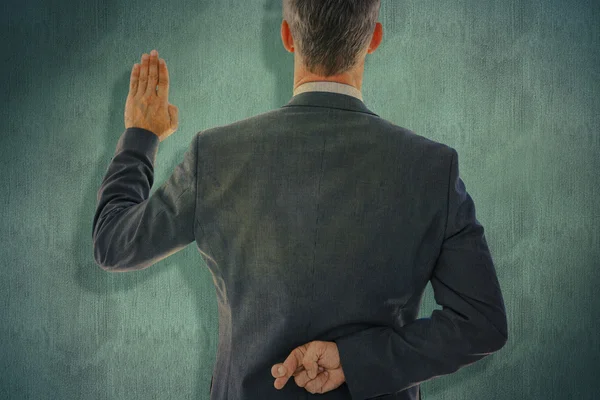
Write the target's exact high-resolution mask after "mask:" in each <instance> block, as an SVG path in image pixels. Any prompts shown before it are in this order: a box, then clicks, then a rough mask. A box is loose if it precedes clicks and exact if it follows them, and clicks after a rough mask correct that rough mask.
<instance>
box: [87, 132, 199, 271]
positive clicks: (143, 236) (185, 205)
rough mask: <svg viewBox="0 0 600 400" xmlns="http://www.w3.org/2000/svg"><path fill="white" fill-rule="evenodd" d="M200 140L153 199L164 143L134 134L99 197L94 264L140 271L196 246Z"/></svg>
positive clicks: (126, 137)
mask: <svg viewBox="0 0 600 400" xmlns="http://www.w3.org/2000/svg"><path fill="white" fill-rule="evenodd" d="M198 137H199V135H198V134H197V135H196V136H195V137H194V140H193V141H192V143H191V144H190V146H189V148H188V150H187V151H186V153H185V155H184V160H183V161H182V162H181V163H180V164H179V165H178V166H177V167H176V168H175V171H174V172H173V174H172V175H171V177H170V178H169V179H168V180H167V181H166V182H165V183H164V184H163V185H162V186H161V187H159V188H158V189H157V190H156V191H155V193H154V194H153V195H152V196H151V197H150V198H148V195H149V193H150V189H151V188H152V184H153V180H154V162H155V159H156V153H157V150H158V142H159V139H158V137H157V136H156V135H155V134H154V133H152V132H150V131H147V130H146V129H142V128H128V129H126V130H125V133H124V134H123V135H122V136H121V138H120V139H119V142H118V144H117V150H116V152H115V156H114V157H113V159H112V161H111V164H110V165H109V167H108V170H107V172H106V175H105V177H104V180H103V182H102V186H101V187H100V190H99V191H98V206H97V208H96V213H95V215H94V223H93V233H92V237H93V241H94V259H95V261H96V263H97V264H98V265H99V266H100V267H101V268H102V269H104V270H107V271H113V272H125V271H135V270H140V269H144V268H147V267H149V266H151V265H152V264H155V263H157V262H159V261H160V260H162V259H164V258H166V257H168V256H169V255H171V254H173V253H176V252H178V251H179V250H181V249H183V248H184V247H185V246H187V245H188V244H189V243H191V242H192V241H194V221H195V209H196V166H197V156H198Z"/></svg>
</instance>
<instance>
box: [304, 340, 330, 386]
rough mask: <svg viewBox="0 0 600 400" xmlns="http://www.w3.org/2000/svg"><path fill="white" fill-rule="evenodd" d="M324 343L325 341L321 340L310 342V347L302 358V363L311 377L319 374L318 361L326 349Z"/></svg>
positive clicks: (313, 377)
mask: <svg viewBox="0 0 600 400" xmlns="http://www.w3.org/2000/svg"><path fill="white" fill-rule="evenodd" d="M324 345H325V343H324V342H322V341H319V340H314V341H312V342H310V343H309V344H308V349H307V351H306V354H304V358H303V359H302V365H303V366H304V369H305V370H306V374H307V375H308V377H309V378H310V379H315V378H316V377H317V375H318V374H319V364H318V361H319V358H321V355H322V354H323V352H324V350H325V346H324Z"/></svg>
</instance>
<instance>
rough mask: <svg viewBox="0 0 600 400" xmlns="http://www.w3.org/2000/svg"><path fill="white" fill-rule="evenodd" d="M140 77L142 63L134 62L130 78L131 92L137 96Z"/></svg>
mask: <svg viewBox="0 0 600 400" xmlns="http://www.w3.org/2000/svg"><path fill="white" fill-rule="evenodd" d="M139 79H140V64H137V63H136V64H133V68H131V77H130V79H129V94H130V95H132V96H135V94H136V92H137V87H138V80H139Z"/></svg>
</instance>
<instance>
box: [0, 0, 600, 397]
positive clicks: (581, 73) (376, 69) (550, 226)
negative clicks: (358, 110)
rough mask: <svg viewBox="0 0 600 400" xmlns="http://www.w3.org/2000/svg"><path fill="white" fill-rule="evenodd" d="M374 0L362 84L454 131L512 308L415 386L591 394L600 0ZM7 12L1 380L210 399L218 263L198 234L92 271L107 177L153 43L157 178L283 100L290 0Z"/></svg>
mask: <svg viewBox="0 0 600 400" xmlns="http://www.w3.org/2000/svg"><path fill="white" fill-rule="evenodd" d="M382 3H383V4H382V9H381V15H380V21H381V22H382V23H383V27H384V39H383V42H382V45H381V47H380V48H379V49H378V50H377V51H376V52H375V53H374V54H372V55H369V56H368V58H367V64H366V71H365V80H364V87H363V95H364V98H365V103H366V104H367V106H368V107H369V108H370V109H371V110H373V111H375V112H376V113H378V114H379V115H380V116H381V117H383V118H385V119H388V120H390V121H392V122H393V123H395V124H397V125H400V126H403V127H406V128H408V129H411V130H413V131H414V132H416V133H418V134H420V135H423V136H425V137H428V138H431V139H433V140H436V141H441V142H443V143H446V144H448V145H450V146H452V147H454V148H456V149H457V150H458V152H459V154H460V157H461V176H462V178H463V180H464V181H465V183H466V185H467V189H468V190H469V192H470V194H471V195H472V197H473V199H474V200H475V204H476V206H477V215H478V219H479V220H480V222H481V223H482V224H483V225H484V227H485V228H486V238H487V240H488V243H489V245H490V249H491V251H492V256H493V258H494V261H495V263H496V268H497V271H498V277H499V280H500V284H501V287H502V291H503V294H504V296H505V302H506V308H507V313H508V320H509V341H508V343H507V345H506V346H505V347H504V348H503V349H502V350H501V351H499V352H498V353H496V354H494V355H493V356H491V357H487V358H486V359H484V360H482V361H480V362H478V363H476V364H473V365H471V366H468V367H466V368H463V369H461V370H459V371H458V372H456V373H455V374H452V375H447V376H442V377H438V378H436V379H433V380H430V381H427V382H425V383H423V384H422V389H423V395H424V396H423V397H424V399H427V400H433V399H436V400H446V399H486V400H492V399H507V400H508V399H511V400H513V399H544V400H555V399H556V400H558V399H560V400H563V399H595V398H598V397H596V396H597V395H596V393H598V392H599V391H600V383H599V382H598V379H597V377H598V374H600V372H599V371H600V334H599V333H598V331H599V329H600V323H599V320H600V318H599V317H600V312H599V307H598V306H599V305H600V300H599V298H598V289H597V286H598V284H599V283H600V279H599V277H600V229H599V227H600V200H599V198H600V178H599V177H598V174H599V173H600V168H599V167H600V156H599V151H600V136H599V135H600V117H599V114H600V100H599V91H600V87H599V79H600V57H599V56H600V29H599V22H600V3H598V2H597V1H591V0H590V1H583V0H581V1H564V0H563V1H559V0H548V1H525V0H522V1H517V0H506V1H475V0H462V1H437V0H436V1H434V0H426V1H424V0H422V1H386V0H383V1H382ZM0 19H1V21H2V27H1V29H2V35H1V36H0V40H1V44H2V47H1V50H2V55H1V57H0V62H1V63H2V65H1V67H2V69H1V75H2V81H3V83H2V90H0V97H1V102H2V107H1V108H0V112H1V113H2V115H1V116H0V124H2V126H1V128H2V129H1V130H0V162H1V164H0V166H1V169H0V176H1V178H2V185H1V188H2V190H1V192H0V203H1V204H2V206H1V207H0V218H1V221H2V223H1V224H0V243H1V244H0V260H1V268H0V299H1V303H0V304H1V309H0V398H2V399H5V398H6V399H29V398H31V399H154V398H156V399H169V398H170V399H187V398H190V399H191V398H194V399H208V398H209V382H210V377H211V373H212V368H213V365H214V360H215V354H216V345H217V333H218V325H217V323H218V322H217V321H218V320H217V307H216V297H215V289H214V287H213V282H212V280H211V276H210V273H209V271H208V269H207V268H206V266H205V264H204V263H203V261H202V259H201V257H200V255H199V254H198V252H197V250H196V247H195V245H194V244H192V245H190V246H188V247H187V248H186V249H185V250H183V251H181V252H179V253H177V254H175V255H173V256H171V257H170V258H167V259H166V260H163V261H161V262H160V263H158V264H155V265H154V266H152V267H150V268H148V269H146V270H143V271H138V272H134V273H126V274H111V273H108V272H105V271H103V270H101V269H100V268H99V267H98V266H97V265H96V264H95V263H94V260H93V256H92V239H91V232H92V229H91V224H92V218H93V213H94V210H95V206H96V192H97V190H98V188H99V185H100V182H101V179H102V177H103V175H104V173H105V170H106V168H107V166H108V163H109V162H110V159H111V157H112V155H113V152H114V149H115V146H116V143H117V140H118V138H119V136H120V135H121V134H122V132H123V131H124V123H123V110H124V106H125V99H126V96H127V92H128V83H129V74H130V71H131V67H132V65H133V64H134V63H135V62H139V59H140V56H141V54H142V53H143V52H149V51H150V50H152V49H153V48H156V49H158V51H159V53H160V56H161V57H163V58H165V59H166V61H167V63H168V65H169V70H170V78H171V89H170V97H169V100H170V102H171V103H173V104H175V105H177V106H178V107H179V117H180V123H179V130H178V131H177V132H176V133H175V134H174V135H172V136H171V137H170V138H169V139H167V140H166V141H165V142H163V143H161V144H160V148H159V152H158V157H157V163H156V169H155V174H156V175H155V178H156V180H155V184H154V189H155V188H157V187H158V186H159V185H160V184H162V183H163V182H164V181H165V180H166V179H167V178H168V177H169V176H170V174H171V172H172V171H173V169H174V168H175V166H176V165H177V164H178V163H179V162H180V160H181V159H182V157H183V153H184V151H185V149H186V148H187V146H188V145H189V143H190V140H191V138H192V136H193V135H194V134H195V133H196V132H198V131H200V130H202V129H206V128H210V127H214V126H217V125H225V124H228V123H231V122H234V121H237V120H241V119H244V118H247V117H250V116H253V115H256V114H259V113H263V112H266V111H268V110H271V109H273V108H277V107H280V106H282V105H284V104H285V103H287V102H288V101H289V99H290V98H291V96H292V77H293V56H292V55H291V54H290V53H287V52H286V51H285V50H284V48H283V46H282V44H281V40H280V36H279V29H280V24H281V4H280V2H279V1H268V2H265V1H259V0H250V1H249V0H247V1H244V2H242V1H232V0H228V1H224V0H219V1H216V0H212V1H199V0H198V1H189V0H172V1H171V2H170V3H166V2H158V1H155V0H149V1H144V2H142V1H139V0H134V1H131V0H129V1H127V2H125V1H116V0H107V1H104V2H99V1H94V2H92V1H83V2H71V1H67V0H52V1H43V2H42V1H37V2H33V1H27V2H26V1H15V0H10V1H3V3H2V6H1V11H0ZM154 189H153V191H152V193H153V192H154ZM434 308H438V306H437V305H436V304H435V302H434V300H433V293H432V291H431V287H430V286H428V290H427V293H426V297H425V301H424V304H423V308H422V310H421V314H420V316H421V317H423V316H428V315H430V314H431V311H432V310H433V309H434ZM290 350H291V349H290ZM291 384H295V383H294V382H293V381H292V382H291Z"/></svg>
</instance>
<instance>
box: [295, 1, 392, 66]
mask: <svg viewBox="0 0 600 400" xmlns="http://www.w3.org/2000/svg"><path fill="white" fill-rule="evenodd" d="M380 7H381V0H283V19H285V20H286V21H287V23H288V25H289V26H290V31H291V33H292V37H293V38H294V47H295V48H296V51H299V53H300V55H301V57H302V60H303V62H304V66H305V67H306V69H307V70H308V71H309V72H311V73H313V74H317V75H319V76H324V77H329V76H334V75H339V74H342V73H344V72H347V71H348V70H350V69H352V68H353V67H354V66H355V65H356V64H357V63H358V62H359V61H361V60H359V56H360V55H361V54H362V52H363V51H365V50H366V47H367V45H368V44H369V43H370V42H371V38H372V36H373V31H374V30H375V24H376V22H377V18H378V17H379V9H380Z"/></svg>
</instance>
